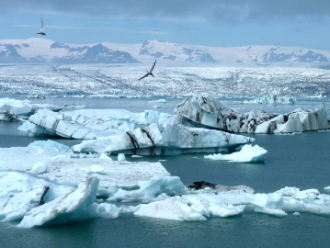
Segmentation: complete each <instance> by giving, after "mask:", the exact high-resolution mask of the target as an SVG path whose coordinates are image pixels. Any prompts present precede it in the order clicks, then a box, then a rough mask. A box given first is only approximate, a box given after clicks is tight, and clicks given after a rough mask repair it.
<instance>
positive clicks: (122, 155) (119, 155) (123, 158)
mask: <svg viewBox="0 0 330 248" xmlns="http://www.w3.org/2000/svg"><path fill="white" fill-rule="evenodd" d="M117 160H118V161H125V160H126V158H125V154H123V153H119V154H118V159H117Z"/></svg>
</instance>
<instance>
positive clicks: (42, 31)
mask: <svg viewBox="0 0 330 248" xmlns="http://www.w3.org/2000/svg"><path fill="white" fill-rule="evenodd" d="M40 20H41V28H40V31H39V33H37V34H41V35H46V34H45V33H44V30H45V24H44V21H43V20H42V18H41V17H40Z"/></svg>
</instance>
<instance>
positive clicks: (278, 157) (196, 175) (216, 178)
mask: <svg viewBox="0 0 330 248" xmlns="http://www.w3.org/2000/svg"><path fill="white" fill-rule="evenodd" d="M34 101H36V102H38V103H50V101H48V100H34ZM68 102H74V103H76V104H86V105H87V106H88V108H118V109H127V110H130V111H132V112H141V111H143V110H145V109H155V108H154V106H155V105H158V106H159V107H158V108H157V111H164V112H167V113H170V114H174V113H173V109H174V107H175V105H176V104H177V103H179V102H180V100H179V101H176V100H168V101H167V103H166V104H161V103H150V102H148V101H146V100H129V99H95V100H92V99H89V100H85V99H54V101H52V102H51V103H54V104H58V105H61V104H62V103H64V104H67V103H68ZM221 102H222V103H223V104H225V105H227V106H229V107H233V108H236V109H241V111H242V112H244V111H246V112H247V111H249V109H253V108H263V109H264V110H265V111H267V112H269V113H273V112H277V113H286V112H289V111H291V110H293V109H295V108H297V107H304V108H309V109H313V110H314V109H315V108H317V107H319V106H320V101H305V102H299V103H298V104H297V105H295V106H291V105H278V106H269V105H241V104H239V102H240V101H234V100H226V101H221ZM326 105H327V106H328V105H329V104H327V103H326ZM243 109H245V110H243ZM328 116H329V113H328ZM19 125H20V123H17V122H13V123H4V122H2V123H0V147H1V148H4V147H19V146H22V147H25V146H27V145H28V144H30V143H32V142H33V141H35V140H43V139H49V137H48V138H31V137H22V136H19V135H18V132H17V127H18V126H19ZM244 135H246V136H249V137H253V138H255V139H256V140H255V142H254V144H258V145H259V146H261V147H263V148H265V149H266V150H267V151H268V154H267V157H266V160H265V162H264V163H258V164H253V163H229V162H227V161H212V160H207V159H205V158H204V155H206V154H186V155H177V156H160V157H157V156H143V157H136V158H133V157H130V156H126V159H127V160H128V161H148V162H158V161H159V160H162V161H161V163H162V165H163V166H164V167H165V168H166V170H167V171H168V172H169V173H171V175H173V176H179V177H180V179H181V181H182V182H183V183H184V184H185V185H190V184H191V183H192V182H195V181H201V180H203V181H207V182H211V183H216V184H224V185H240V184H244V185H247V186H250V187H252V188H254V189H255V191H256V193H271V192H274V191H276V190H279V189H281V188H284V187H285V186H295V187H298V188H300V189H301V190H305V189H318V190H319V191H320V193H325V191H324V187H326V186H329V185H330V180H329V174H330V166H329V158H330V155H329V151H330V142H329V140H330V132H305V133H297V134H294V135H273V134H272V135H270V134H244ZM55 140H56V141H57V142H60V143H63V144H65V145H68V146H72V145H75V144H77V143H80V142H81V141H79V140H68V139H60V138H57V139H55ZM112 158H113V160H116V159H117V157H116V156H112ZM329 227H330V220H329V218H328V217H325V216H319V215H313V214H307V213H300V215H293V214H292V213H289V214H288V216H284V217H274V216H270V215H266V214H260V213H255V212H252V211H250V212H249V211H248V212H246V213H244V214H242V215H237V216H234V217H227V218H211V219H208V220H206V221H198V222H185V221H171V220H162V219H154V218H147V217H138V216H133V215H132V214H126V215H122V216H120V217H119V218H117V219H102V218H96V219H91V220H85V221H80V222H75V223H69V224H64V225H58V226H45V227H40V228H30V229H22V228H17V227H15V223H1V224H0V239H1V241H2V242H1V243H2V244H1V247H36V246H39V247H59V246H64V247H99V246H109V247H133V246H135V247H140V246H144V247H188V246H190V247H216V246H219V247H220V246H221V247H256V246H257V247H258V246H260V247H289V246H294V247H327V244H328V242H329V240H330V238H329V237H328V235H327V233H326V230H327V229H328V228H329Z"/></svg>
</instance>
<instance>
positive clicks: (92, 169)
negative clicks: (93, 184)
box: [87, 165, 104, 173]
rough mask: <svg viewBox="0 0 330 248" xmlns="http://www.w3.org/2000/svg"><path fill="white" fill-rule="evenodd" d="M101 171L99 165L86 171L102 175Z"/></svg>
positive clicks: (102, 168) (92, 166)
mask: <svg viewBox="0 0 330 248" xmlns="http://www.w3.org/2000/svg"><path fill="white" fill-rule="evenodd" d="M103 171H104V167H102V166H100V165H91V166H90V167H89V168H88V170H87V172H88V173H102V172H103Z"/></svg>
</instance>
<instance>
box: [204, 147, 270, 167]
mask: <svg viewBox="0 0 330 248" xmlns="http://www.w3.org/2000/svg"><path fill="white" fill-rule="evenodd" d="M266 154H267V150H265V149H264V148H262V147H260V146H258V145H255V146H252V145H244V146H243V147H242V148H241V150H240V151H238V152H233V153H231V154H220V153H219V154H213V155H206V156H204V158H206V159H211V160H229V161H230V162H251V163H256V162H263V161H264V160H265V158H266Z"/></svg>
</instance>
